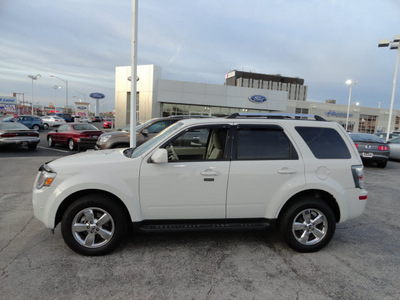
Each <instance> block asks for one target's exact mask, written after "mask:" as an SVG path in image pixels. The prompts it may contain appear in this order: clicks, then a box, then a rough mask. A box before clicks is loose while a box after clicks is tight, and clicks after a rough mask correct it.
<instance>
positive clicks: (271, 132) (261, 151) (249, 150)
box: [236, 127, 298, 160]
mask: <svg viewBox="0 0 400 300" xmlns="http://www.w3.org/2000/svg"><path fill="white" fill-rule="evenodd" d="M236 158H237V159H238V160H287V159H298V155H297V152H296V150H295V149H294V147H293V145H292V143H291V142H290V140H289V139H288V137H287V136H286V135H285V133H284V132H283V130H282V129H280V128H278V127H259V128H257V127H242V128H238V133H237V147H236Z"/></svg>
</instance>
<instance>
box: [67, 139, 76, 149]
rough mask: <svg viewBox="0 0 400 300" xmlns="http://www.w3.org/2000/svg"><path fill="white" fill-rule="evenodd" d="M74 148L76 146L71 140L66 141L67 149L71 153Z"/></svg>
mask: <svg viewBox="0 0 400 300" xmlns="http://www.w3.org/2000/svg"><path fill="white" fill-rule="evenodd" d="M75 148H76V144H75V142H74V140H73V139H68V149H69V150H71V151H73V150H75Z"/></svg>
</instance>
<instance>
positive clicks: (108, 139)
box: [95, 115, 211, 150]
mask: <svg viewBox="0 0 400 300" xmlns="http://www.w3.org/2000/svg"><path fill="white" fill-rule="evenodd" d="M189 118H204V117H202V116H200V117H199V116H187V115H184V116H170V117H162V118H154V119H151V120H149V121H147V122H145V123H143V124H141V125H138V126H136V146H140V145H141V144H143V143H144V142H146V141H148V140H149V139H151V138H152V137H154V136H155V135H157V134H158V133H160V132H161V131H163V130H164V129H165V128H167V127H168V126H170V125H172V124H174V123H175V122H177V121H180V120H183V119H189ZM206 118H211V117H206ZM129 130H130V125H129V124H128V125H126V126H125V127H124V128H122V129H120V130H118V131H115V132H107V133H104V134H103V135H102V136H100V137H99V139H98V141H97V143H96V147H95V149H98V150H99V149H111V148H124V147H129V144H130V133H129Z"/></svg>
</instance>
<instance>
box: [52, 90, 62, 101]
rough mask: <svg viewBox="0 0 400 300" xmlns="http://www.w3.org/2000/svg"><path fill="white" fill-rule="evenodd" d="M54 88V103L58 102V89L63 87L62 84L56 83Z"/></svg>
mask: <svg viewBox="0 0 400 300" xmlns="http://www.w3.org/2000/svg"><path fill="white" fill-rule="evenodd" d="M53 89H54V104H55V103H56V102H57V90H59V89H61V86H59V85H55V86H53Z"/></svg>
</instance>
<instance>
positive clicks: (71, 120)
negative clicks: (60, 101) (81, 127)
mask: <svg viewBox="0 0 400 300" xmlns="http://www.w3.org/2000/svg"><path fill="white" fill-rule="evenodd" d="M55 115H56V116H57V117H60V118H63V119H64V120H65V121H66V122H74V118H73V117H72V115H71V114H65V113H56V114H55Z"/></svg>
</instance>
